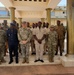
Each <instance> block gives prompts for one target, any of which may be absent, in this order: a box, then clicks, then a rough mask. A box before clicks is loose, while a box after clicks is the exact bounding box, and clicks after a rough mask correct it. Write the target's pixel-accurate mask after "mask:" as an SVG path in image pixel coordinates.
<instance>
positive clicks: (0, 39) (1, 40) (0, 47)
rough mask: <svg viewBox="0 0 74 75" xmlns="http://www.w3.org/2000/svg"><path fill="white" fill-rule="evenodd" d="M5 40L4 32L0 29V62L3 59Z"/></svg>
mask: <svg viewBox="0 0 74 75" xmlns="http://www.w3.org/2000/svg"><path fill="white" fill-rule="evenodd" d="M6 40H7V37H6V33H5V31H4V30H3V29H0V63H1V61H3V60H4V50H5V42H6Z"/></svg>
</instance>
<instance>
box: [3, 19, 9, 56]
mask: <svg viewBox="0 0 74 75" xmlns="http://www.w3.org/2000/svg"><path fill="white" fill-rule="evenodd" d="M2 25H3V30H4V31H5V32H6V31H7V30H8V28H9V27H8V25H7V20H4V22H3V23H2ZM7 49H8V42H7V41H6V44H5V51H4V56H6V52H8V51H7Z"/></svg>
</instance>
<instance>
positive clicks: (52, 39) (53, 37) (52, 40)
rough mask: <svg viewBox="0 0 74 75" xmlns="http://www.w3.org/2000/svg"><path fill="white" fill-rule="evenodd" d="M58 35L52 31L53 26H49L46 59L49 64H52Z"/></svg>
mask: <svg viewBox="0 0 74 75" xmlns="http://www.w3.org/2000/svg"><path fill="white" fill-rule="evenodd" d="M57 39H58V35H57V33H56V31H54V26H53V25H52V26H50V31H49V33H48V42H47V43H48V59H49V62H54V55H55V50H56V45H57Z"/></svg>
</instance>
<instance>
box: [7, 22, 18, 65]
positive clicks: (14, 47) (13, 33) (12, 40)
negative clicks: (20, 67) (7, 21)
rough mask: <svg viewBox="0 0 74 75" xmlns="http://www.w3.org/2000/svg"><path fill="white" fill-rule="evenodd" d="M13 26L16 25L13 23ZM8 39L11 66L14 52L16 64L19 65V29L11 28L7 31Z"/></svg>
mask: <svg viewBox="0 0 74 75" xmlns="http://www.w3.org/2000/svg"><path fill="white" fill-rule="evenodd" d="M11 25H14V24H13V23H12V24H11ZM14 26H15V25H14ZM7 39H8V46H9V56H10V62H9V64H11V63H12V62H13V55H12V53H13V52H14V54H15V60H16V63H18V43H19V42H18V36H17V29H15V28H9V29H8V30H7Z"/></svg>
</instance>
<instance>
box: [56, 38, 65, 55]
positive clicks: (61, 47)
mask: <svg viewBox="0 0 74 75" xmlns="http://www.w3.org/2000/svg"><path fill="white" fill-rule="evenodd" d="M63 44H64V43H63V39H58V43H57V47H56V55H57V54H58V47H59V50H60V56H62V52H63Z"/></svg>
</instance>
